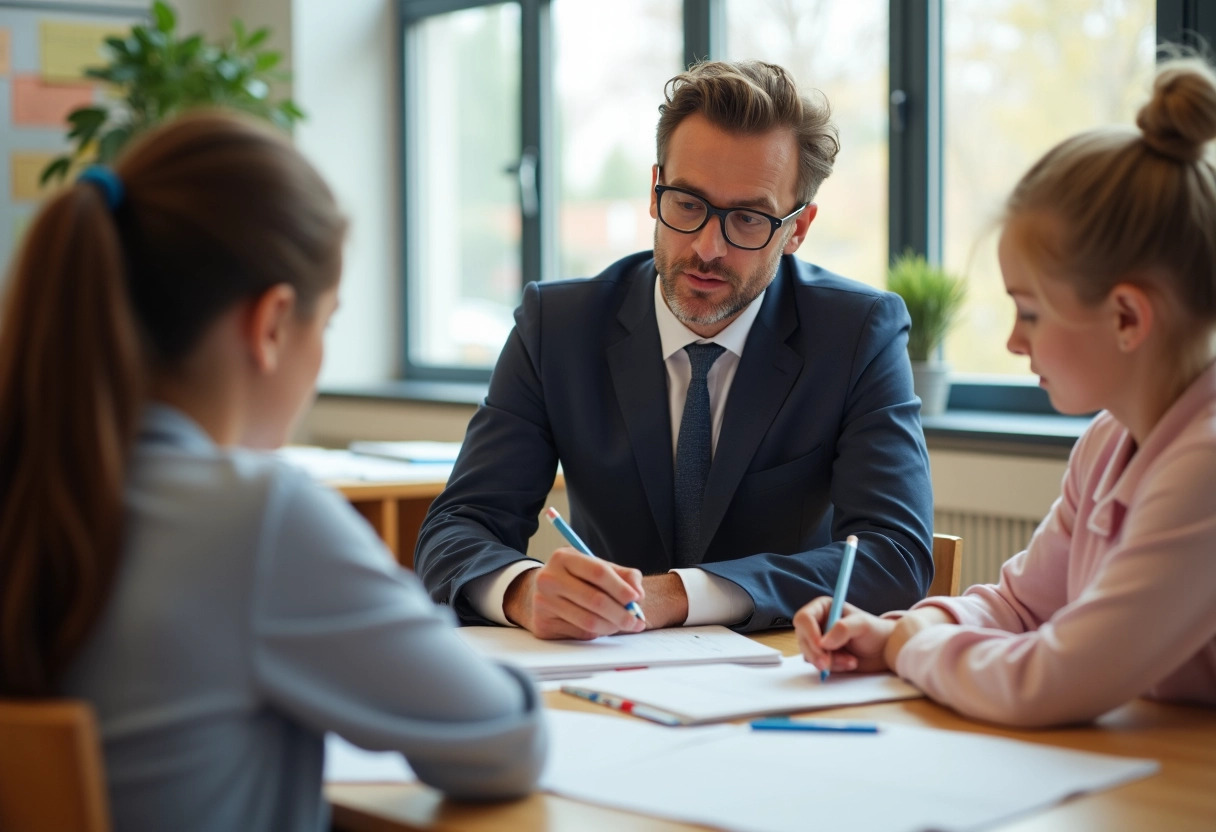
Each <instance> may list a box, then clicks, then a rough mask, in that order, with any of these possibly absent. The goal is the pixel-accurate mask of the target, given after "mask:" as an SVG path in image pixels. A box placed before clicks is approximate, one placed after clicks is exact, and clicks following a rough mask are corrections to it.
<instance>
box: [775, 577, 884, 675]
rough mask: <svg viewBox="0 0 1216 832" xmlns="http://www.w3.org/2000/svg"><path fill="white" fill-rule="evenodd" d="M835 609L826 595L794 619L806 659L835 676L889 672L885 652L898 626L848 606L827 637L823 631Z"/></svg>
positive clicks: (846, 604)
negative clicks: (838, 674)
mask: <svg viewBox="0 0 1216 832" xmlns="http://www.w3.org/2000/svg"><path fill="white" fill-rule="evenodd" d="M831 607H832V599H831V597H830V596H827V595H824V596H821V597H819V598H816V599H815V600H814V601H812V602H811V603H809V604H807V605H806V606H805V607H803V608H802V609H800V610H798V613H797V614H796V615H795V616H794V632H795V633H796V634H797V636H798V647H799V648H800V649H801V650H802V655H803V658H805V659H806V660H807V661H808V662H810V663H811V664H813V665H815V667H817V668H819V669H820V670H830V671H831V672H833V673H840V672H848V671H854V670H859V671H862V672H873V671H878V670H887V669H888V668H887V662H886V660H885V659H884V658H883V650H884V648H886V646H887V639H889V638H890V637H891V633H892V631H893V630H894V629H895V622H894V621H889V620H887V619H884V618H879V617H877V616H874V615H870V614H869V613H868V612H865V611H864V610H859V609H858V608H857V607H855V606H853V605H852V604H849V603H847V602H846V603H845V604H844V607H843V612H842V613H841V614H840V618H839V620H837V622H836V623H835V624H834V625H833V626H832V629H831V630H829V631H828V633H827V635H824V634H823V627H824V626H825V625H826V624H827V618H828V610H829V609H831Z"/></svg>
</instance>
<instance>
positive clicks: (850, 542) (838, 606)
mask: <svg viewBox="0 0 1216 832" xmlns="http://www.w3.org/2000/svg"><path fill="white" fill-rule="evenodd" d="M856 557H857V535H855V534H851V535H849V536H848V537H846V538H845V541H844V559H843V560H841V561H840V574H839V575H837V576H836V592H835V594H833V595H832V608H831V609H830V610H828V623H827V626H826V627H824V628H823V634H824V635H827V634H828V630H830V629H832V627H834V626H835V625H836V622H837V621H838V620H839V619H840V611H841V610H842V609H844V596H846V595H848V594H849V578H850V577H851V576H852V574H853V561H854V559H856ZM830 675H831V672H830V671H827V670H821V671H819V681H821V682H826V681H827V680H828V676H830Z"/></svg>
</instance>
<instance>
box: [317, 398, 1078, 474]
mask: <svg viewBox="0 0 1216 832" xmlns="http://www.w3.org/2000/svg"><path fill="white" fill-rule="evenodd" d="M486 388H487V385H486V384H485V383H483V382H457V381H420V380H410V381H384V382H380V383H374V384H363V385H351V386H332V387H326V388H324V389H322V390H321V391H320V398H322V399H356V400H362V401H378V402H384V403H411V404H423V405H426V404H462V405H478V404H481V402H482V401H483V400H484V399H485V395H486ZM959 394H962V395H963V397H964V398H965V397H966V396H967V389H966V385H965V384H964V385H959V387H958V388H957V392H955V391H954V390H952V391H951V404H952V405H953V404H955V403H956V400H957V399H958V397H959ZM1036 411H1038V412H1027V411H1019V410H985V409H980V408H974V407H970V408H960V407H957V406H953V407H951V408H950V409H948V410H947V411H946V412H945V413H944V414H942V415H940V416H926V417H925V418H924V420H923V425H924V430H925V439H926V441H927V442H928V443H929V445H930V446H932V447H936V448H951V449H956V450H974V451H979V452H988V453H1004V454H1019V455H1028V456H1048V457H1067V456H1068V453H1069V451H1070V450H1071V449H1072V446H1073V444H1074V443H1075V442H1076V441H1077V438H1078V437H1080V435H1081V434H1082V433H1083V432H1084V430H1085V428H1086V427H1087V426H1088V425H1089V422H1090V419H1091V417H1089V416H1061V415H1059V414H1058V413H1054V412H1049V413H1044V412H1041V410H1040V409H1037V408H1036Z"/></svg>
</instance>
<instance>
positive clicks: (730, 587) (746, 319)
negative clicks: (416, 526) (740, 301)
mask: <svg viewBox="0 0 1216 832" xmlns="http://www.w3.org/2000/svg"><path fill="white" fill-rule="evenodd" d="M763 301H764V292H761V293H760V294H759V296H758V297H756V299H755V300H753V301H752V302H751V303H750V304H748V305H747V307H746V308H744V310H743V311H742V312H741V313H740V314H739V317H737V318H735V319H734V320H733V321H731V322H730V324H729V325H727V327H726V328H725V329H723V330H722V331H721V332H719V333H718V334H717V335H715V336H714V337H713V338H702V337H701V336H700V335H697V333H695V332H693V331H692V330H691V329H689V328H688V327H686V326H684V324H682V323H681V322H680V321H679V319H677V318H676V316H675V315H674V314H672V311H671V310H670V309H669V308H668V307H667V302H666V301H665V300H663V293H662V290H661V289H660V286H659V281H658V279H657V277H656V279H655V282H654V311H655V318H656V320H657V321H658V326H659V342H660V344H661V345H662V349H663V362H664V364H665V365H666V368H667V404H668V407H669V408H670V409H671V457H672V463H673V464H674V463H675V454H676V442H677V440H678V439H679V436H680V421H681V420H682V419H683V417H684V400H685V399H686V398H687V397H688V382H689V381H690V380H691V378H692V364H691V362H690V361H689V360H688V353H686V352H685V351H684V347H686V346H688V345H689V344H697V343H701V344H708V343H715V344H718V345H719V346H722V347H725V348H726V351H725V352H724V353H722V355H721V356H719V358H718V360H717V361H715V362H714V364H713V366H712V367H710V369H709V377H708V378H707V379H706V384H707V385H708V386H709V412H710V418H711V420H712V424H713V439H712V442H713V444H712V448H713V450H714V451H717V449H718V434H719V433H720V432H721V430H722V414H723V413H724V412H725V411H726V399H727V396H728V394H729V393H730V386H731V383H732V382H733V381H734V379H735V370H737V369H738V368H739V359H740V358H741V357H742V356H743V347H744V344H746V343H747V335H748V333H749V332H751V329H752V324H753V323H754V322H755V320H756V315H758V314H759V313H760V304H761V303H763ZM543 565H544V564H542V563H541V562H540V561H538V560H533V559H531V558H525V559H523V560H517V561H515V562H514V563H512V564H508V565H507V566H504V567H503V568H501V569H498V570H496V571H494V572H491V573H490V574H488V575H482V576H481V577H480V578H475V579H474V580H472V581H469V582H468V583H467V584H466V585H465V592H466V593H467V597H468V599H469V603H470V604H472V605H473V608H474V609H476V610H477V612H479V613H480V614H481V615H483V616H485V617H486V618H488V619H490V620H491V621H495V622H497V623H499V624H505V625H510V624H511V622H510V621H508V620H507V616H506V613H505V612H504V611H503V607H502V605H503V598H504V596H505V595H506V594H507V588H508V587H509V586H510V585H511V582H512V581H513V580H515V578H516V577H517V576H518V575H520V574H521V573H523V572H526V571H527V570H529V569H537V568H539V567H541V566H543ZM671 571H672V572H674V573H675V574H676V575H678V576H679V577H680V581H681V582H682V583H683V584H684V593H685V595H687V596H688V617H687V618H686V619H684V626H685V627H695V626H697V625H699V624H737V623H738V622H740V621H744V620H746V619H747V617H748V616H750V615H751V614H752V611H753V610H754V609H755V606H754V605H753V603H752V598H751V596H750V595H748V594H747V592H746V591H744V590H743V588H742V587H740V586H739V585H738V584H736V583H734V582H733V581H728V580H727V579H726V578H720V577H718V576H717V575H711V574H710V573H708V572H706V571H704V570H702V569H696V568H690V569H672V570H671Z"/></svg>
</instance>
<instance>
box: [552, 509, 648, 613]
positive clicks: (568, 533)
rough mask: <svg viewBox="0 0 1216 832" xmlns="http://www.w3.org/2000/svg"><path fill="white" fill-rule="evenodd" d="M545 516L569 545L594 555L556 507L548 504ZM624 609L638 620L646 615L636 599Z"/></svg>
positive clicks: (588, 555) (586, 553)
mask: <svg viewBox="0 0 1216 832" xmlns="http://www.w3.org/2000/svg"><path fill="white" fill-rule="evenodd" d="M545 516H546V517H548V518H549V522H550V523H552V524H553V525H554V526H556V527H557V530H558V531H559V532H561V533H562V537H564V538H566V540H567V541H568V542H569V543H570V545H571V546H573V547H574V548H575V549H578V550H579V551H580V552H582V553H583V554H584V555H586V556H587V557H590V558H593V557H595V555H594V554H592V552H591V550H590V549H588V548H587V544H586V543H584V542H583V540H582V538H580V537H579V536H578V535H577V534H575V533H574V529H572V528H570V524H569V523H567V522H566V521H565V520H564V519H563V518H562V516H561V515H560V514H558V513H557V509H555V508H554V507H553V506H549V508H548V509H547V510H546V511H545ZM625 609H627V610H629V611H630V612H631V613H633V617H634V618H636V619H638V620H639V621H645V620H646V616H645V615H643V614H642V608H641V607H639V606H638V602H637V601H630V602H629V603H628V604H626V605H625Z"/></svg>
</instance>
